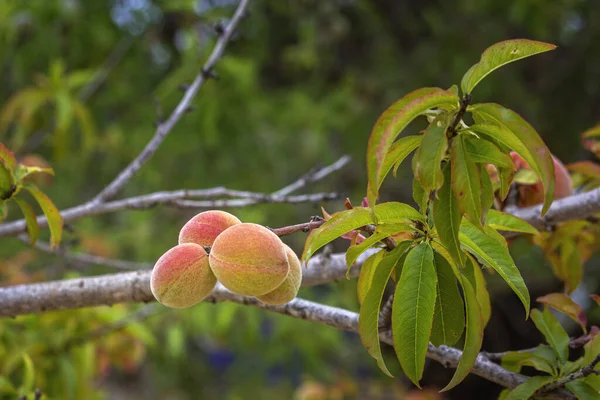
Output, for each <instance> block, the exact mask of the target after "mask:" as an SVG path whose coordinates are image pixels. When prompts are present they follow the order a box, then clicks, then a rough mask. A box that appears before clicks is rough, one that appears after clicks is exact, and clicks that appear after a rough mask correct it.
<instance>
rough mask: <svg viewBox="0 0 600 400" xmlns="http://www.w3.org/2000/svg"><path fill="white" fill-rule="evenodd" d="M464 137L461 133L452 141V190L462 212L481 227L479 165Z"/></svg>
mask: <svg viewBox="0 0 600 400" xmlns="http://www.w3.org/2000/svg"><path fill="white" fill-rule="evenodd" d="M464 138H465V137H464V135H459V136H457V137H455V138H454V140H453V141H452V149H451V153H450V154H451V159H452V164H451V165H452V190H453V191H454V196H455V197H456V200H457V202H458V209H459V210H460V212H461V213H462V214H463V215H464V216H465V217H466V218H467V219H468V220H469V221H471V222H472V223H473V224H475V225H476V226H478V227H481V226H482V224H481V217H482V214H481V177H480V176H479V168H478V165H477V164H475V163H474V162H473V161H472V160H471V158H470V157H469V155H468V153H467V152H466V150H465V144H464V140H465V139H464Z"/></svg>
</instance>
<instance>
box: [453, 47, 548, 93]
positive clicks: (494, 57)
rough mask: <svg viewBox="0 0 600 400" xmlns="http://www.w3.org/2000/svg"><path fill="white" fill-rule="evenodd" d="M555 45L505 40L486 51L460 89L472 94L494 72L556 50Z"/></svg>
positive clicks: (466, 76) (462, 81) (469, 72)
mask: <svg viewBox="0 0 600 400" xmlns="http://www.w3.org/2000/svg"><path fill="white" fill-rule="evenodd" d="M555 48H556V46H555V45H553V44H550V43H544V42H538V41H535V40H528V39H514V40H505V41H502V42H499V43H496V44H493V45H492V46H490V47H488V48H487V49H485V51H484V52H483V54H482V55H481V59H480V60H479V62H478V63H477V64H475V65H473V66H472V67H471V68H469V70H468V71H467V73H466V74H465V75H464V76H463V78H462V80H461V83H460V87H461V89H462V92H463V93H471V91H472V90H473V88H475V86H477V84H478V83H479V82H481V80H482V79H483V78H485V77H486V76H487V75H488V74H490V73H491V72H492V71H494V70H496V69H498V68H500V67H502V66H503V65H506V64H508V63H511V62H513V61H517V60H520V59H522V58H525V57H529V56H532V55H535V54H539V53H543V52H546V51H550V50H554V49H555Z"/></svg>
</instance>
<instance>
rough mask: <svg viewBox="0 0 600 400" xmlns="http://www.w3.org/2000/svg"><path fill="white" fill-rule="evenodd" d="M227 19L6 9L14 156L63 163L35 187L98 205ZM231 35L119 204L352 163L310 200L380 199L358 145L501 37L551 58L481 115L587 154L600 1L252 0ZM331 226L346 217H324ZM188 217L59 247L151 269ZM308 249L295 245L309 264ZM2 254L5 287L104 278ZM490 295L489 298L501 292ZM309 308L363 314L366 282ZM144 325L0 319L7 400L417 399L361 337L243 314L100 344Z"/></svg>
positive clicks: (288, 216)
mask: <svg viewBox="0 0 600 400" xmlns="http://www.w3.org/2000/svg"><path fill="white" fill-rule="evenodd" d="M231 3H232V2H231V1H223V0H221V1H217V0H213V1H205V0H179V1H167V0H139V1H134V0H112V1H83V0H47V1H29V2H23V1H18V0H4V1H2V2H0V111H1V113H0V115H2V117H1V122H2V124H1V129H0V141H2V142H4V143H7V144H8V145H9V146H11V150H13V151H16V153H17V156H18V157H20V158H23V157H25V156H28V155H32V154H34V155H36V156H37V157H42V158H43V159H45V160H47V161H48V162H49V163H50V164H51V165H52V167H53V168H54V169H55V171H56V177H55V178H54V180H53V183H52V185H50V186H45V187H44V188H43V190H44V191H45V192H46V193H48V195H49V196H50V197H51V198H52V199H53V200H54V202H55V203H56V205H57V206H58V207H59V208H66V207H70V206H74V205H77V204H79V203H81V202H83V201H85V200H88V199H90V198H91V197H92V196H94V195H95V194H96V193H97V192H98V191H100V190H101V189H102V188H103V187H104V186H105V185H106V184H107V183H108V182H110V180H111V179H112V178H113V177H114V176H115V175H116V174H117V173H118V172H119V171H120V170H121V169H122V168H124V167H125V166H126V165H127V163H128V162H129V161H130V160H132V159H133V158H134V157H135V156H136V155H137V154H138V153H139V151H140V150H141V149H142V148H143V147H144V146H145V144H146V143H147V142H148V140H149V139H150V138H151V136H152V134H153V132H154V123H155V121H157V119H158V118H159V117H160V116H161V115H168V112H169V111H170V110H172V108H173V107H174V106H175V105H176V104H177V102H178V101H179V100H180V98H181V95H182V92H181V91H180V90H179V86H180V85H181V84H185V83H187V82H190V81H191V80H192V79H193V78H194V77H195V75H196V74H197V73H198V72H199V69H200V66H201V65H202V63H203V62H204V60H205V58H206V57H207V56H208V54H209V53H210V51H211V50H212V44H213V43H214V41H215V39H216V37H215V34H214V32H213V30H212V28H211V26H212V25H213V24H214V23H215V22H216V21H219V20H221V19H223V18H227V17H228V16H230V15H231V12H232V11H233V10H232V7H231V6H224V7H221V6H220V5H221V4H231ZM236 36H237V39H236V40H235V41H234V42H233V43H231V44H230V46H229V47H228V49H227V54H226V56H225V57H224V58H223V59H222V60H221V62H220V63H219V64H218V66H217V73H218V75H219V80H218V81H214V80H211V81H209V82H208V83H207V84H206V85H205V86H204V87H203V89H202V91H201V92H200V94H199V96H198V98H197V99H196V100H195V101H194V105H195V107H196V108H195V110H194V111H192V112H190V113H189V114H187V115H186V116H185V117H184V118H183V119H182V121H181V122H180V123H179V124H178V125H177V126H176V127H175V129H174V130H173V132H172V134H171V135H170V136H169V137H168V138H167V140H166V141H165V143H164V145H163V146H162V147H161V148H160V150H159V151H158V152H157V153H156V155H155V156H154V157H153V158H152V159H151V160H150V162H149V163H148V164H147V165H146V166H145V167H144V168H143V169H142V171H141V172H140V173H139V174H138V175H137V176H136V177H135V178H134V179H133V180H132V181H131V182H130V184H129V185H128V186H127V188H126V189H125V190H124V191H123V193H122V195H126V196H132V195H139V194H144V193H151V192H154V191H158V190H173V189H179V188H209V187H213V186H221V185H223V186H227V187H229V188H232V189H242V190H253V191H262V192H272V191H275V190H277V189H279V188H281V187H283V186H285V185H286V184H287V183H289V182H291V181H293V180H294V179H296V178H297V177H299V176H301V175H302V174H303V173H305V172H306V171H307V170H309V169H310V168H312V167H314V166H315V165H318V164H326V163H329V162H332V161H334V160H335V159H337V158H338V157H339V156H341V155H342V154H346V153H348V154H350V155H352V156H353V162H352V164H351V165H350V166H349V167H346V168H345V169H344V170H343V171H341V172H340V173H338V174H336V175H335V176H333V177H329V178H327V180H326V181H324V182H322V183H318V184H315V185H312V186H311V187H310V188H308V190H314V191H319V190H327V191H332V190H333V191H340V192H342V193H343V194H345V195H347V196H349V197H350V198H351V199H352V200H353V201H354V202H355V203H358V202H359V201H360V199H362V196H363V195H364V192H365V185H366V174H365V168H364V161H365V156H364V154H365V151H366V140H367V138H368V136H369V132H370V130H371V128H372V126H373V123H374V122H375V120H376V118H377V116H378V115H379V114H380V113H381V112H382V111H383V110H384V109H385V108H386V107H387V106H388V105H389V104H391V102H392V101H394V100H396V99H397V98H399V97H401V96H402V95H403V94H405V93H407V92H409V91H411V90H414V89H416V88H419V87H422V86H440V87H447V86H448V85H449V84H450V83H451V82H456V81H458V80H459V79H460V77H461V76H462V74H463V73H464V71H466V70H467V69H468V67H469V66H471V65H472V64H473V63H475V62H476V61H477V60H478V58H479V55H480V54H481V52H482V51H483V50H484V49H485V48H486V47H487V46H489V45H490V44H492V43H495V42H498V41H500V40H504V39H509V38H517V37H525V38H531V39H536V40H542V41H546V42H550V43H555V44H557V45H559V48H558V50H556V51H555V52H552V54H548V55H544V56H541V57H536V58H532V59H531V60H527V61H526V62H521V63H517V64H514V65H511V66H510V67H507V68H503V69H502V70H500V71H498V72H497V73H495V74H494V75H493V76H492V77H490V78H488V79H486V81H485V83H484V84H481V85H480V87H478V91H477V93H476V97H477V99H476V100H477V101H479V102H481V101H486V100H489V99H491V100H493V101H495V102H498V103H501V104H504V105H506V106H507V107H509V108H511V109H513V110H516V111H518V112H519V113H521V114H522V115H523V116H524V117H525V118H526V119H527V120H528V121H530V122H531V123H532V124H533V126H535V127H536V128H537V129H538V131H539V132H540V134H541V135H542V137H543V138H544V140H545V141H546V143H547V144H548V145H549V147H550V149H551V150H552V151H553V152H554V153H555V154H556V155H557V156H559V157H560V158H561V159H563V160H564V161H565V162H570V161H574V160H576V159H582V158H585V157H588V153H586V152H585V151H583V150H582V148H581V147H580V145H579V138H578V134H579V133H580V132H581V131H583V130H584V129H586V128H588V127H590V126H592V125H594V124H595V123H596V122H597V120H598V119H599V117H598V115H597V114H596V113H597V110H598V106H599V105H600V91H598V89H597V88H598V87H600V73H598V65H600V5H599V4H598V2H597V0H557V1H552V2H544V1H539V0H513V1H504V2H498V1H492V0H478V1H475V0H452V1H447V0H446V1H442V0H426V1H419V2H417V1H409V0H380V1H377V2H372V1H366V0H337V1H318V0H303V1H281V0H265V1H258V0H257V1H254V2H253V3H252V6H251V12H250V15H249V17H248V18H247V19H246V20H245V21H244V22H243V24H242V25H241V27H240V29H239V32H238V34H237V35H236ZM154 99H155V100H156V101H153V100H154ZM15 103H17V105H15ZM157 104H159V105H160V107H157ZM415 129H417V127H415ZM408 174H409V171H408V169H402V168H401V170H400V171H399V172H398V178H397V179H395V180H389V181H388V182H386V184H385V185H384V187H383V195H382V197H383V199H382V200H389V199H396V200H397V201H404V202H411V189H410V187H409V183H408V182H409V180H408V179H406V178H407V177H408ZM337 209H341V204H329V205H327V210H328V211H330V212H332V211H335V210H337ZM232 212H234V213H235V214H236V215H237V216H238V217H239V218H240V219H242V220H244V221H248V222H256V223H261V224H265V225H268V226H271V227H277V226H283V225H288V224H294V223H299V222H304V221H307V220H308V219H309V218H310V216H311V215H314V214H318V213H319V212H320V210H319V208H318V207H317V206H316V205H300V206H289V205H276V206H274V205H264V206H257V207H252V208H244V209H238V210H232ZM193 214H194V212H193V211H189V210H188V211H181V210H174V209H168V208H157V209H151V210H146V211H128V212H122V213H118V214H111V215H106V216H98V217H91V218H86V219H82V220H80V221H77V222H76V223H73V224H70V225H69V226H68V227H67V228H68V232H65V239H64V243H65V244H66V245H69V246H70V247H71V248H72V249H73V250H81V251H85V252H89V253H93V254H97V255H101V256H105V257H115V258H122V259H128V260H134V261H148V262H153V261H154V260H156V259H157V258H158V257H159V256H160V255H161V254H162V253H163V252H164V251H165V250H167V249H168V248H170V247H171V246H173V245H175V244H176V238H177V233H178V230H179V229H180V227H181V226H182V225H183V224H184V223H185V221H187V219H189V218H190V217H191V216H192V215H193ZM16 215H18V212H10V213H9V216H16ZM44 235H46V236H44ZM42 236H44V237H45V238H47V237H48V232H43V233H42ZM304 238H305V237H304V236H303V235H302V234H297V235H294V236H292V237H289V238H286V239H285V240H286V242H287V243H289V244H290V245H291V246H292V247H293V248H294V249H295V250H296V251H297V252H300V250H301V248H302V245H303V242H304ZM0 243H1V245H0V274H1V275H2V279H3V281H2V284H4V285H8V284H16V283H23V282H29V281H39V280H48V279H62V278H65V277H67V276H70V275H69V274H73V271H72V270H73V269H75V270H76V271H77V272H76V273H77V274H99V273H107V272H112V270H110V269H108V268H103V267H85V268H82V267H81V266H75V265H68V264H67V263H65V262H64V261H63V260H61V259H60V258H55V257H51V256H48V255H46V254H42V253H38V252H36V251H34V250H31V249H30V248H28V247H26V246H25V245H23V244H22V243H21V242H19V241H17V240H16V239H11V238H1V239H0ZM344 246H347V243H343V244H341V245H339V246H338V247H336V249H337V250H343V249H344ZM515 259H516V261H517V263H518V264H519V267H520V268H522V271H524V275H525V277H526V278H528V279H527V282H528V284H530V285H531V286H533V289H532V291H533V292H534V293H535V292H536V288H538V287H539V286H542V287H543V289H542V290H541V293H544V290H545V292H546V293H547V292H549V291H551V290H547V287H548V286H544V285H551V284H552V282H553V280H552V277H551V271H550V268H549V267H548V265H544V264H543V262H542V255H541V254H540V252H539V251H534V252H532V251H531V247H530V246H529V245H527V244H526V243H523V242H518V243H517V246H516V250H515ZM491 278H492V279H491V282H490V289H491V290H497V291H498V293H499V292H504V290H505V288H504V287H503V286H501V285H497V284H496V283H495V278H496V277H491ZM595 282H596V281H595V280H588V284H590V285H594V284H595ZM531 286H530V289H531ZM593 289H594V287H592V290H593ZM301 295H302V296H304V297H307V298H309V299H314V300H318V301H323V302H326V303H327V304H331V305H339V306H345V307H350V308H351V309H354V310H356V309H357V307H356V300H355V297H356V296H355V282H352V281H348V282H341V283H339V284H336V285H329V286H327V287H319V288H314V289H303V290H302V291H301ZM498 296H500V294H498ZM141 307H144V306H141ZM139 308H140V306H138V305H132V306H119V307H112V308H98V309H89V310H79V311H64V312H58V313H48V314H44V315H42V316H39V315H36V316H28V317H19V318H17V319H15V320H8V321H7V320H5V321H0V396H4V397H1V398H7V399H8V398H14V394H13V393H14V392H11V390H12V389H11V388H10V387H14V390H15V391H16V392H17V393H19V394H25V393H31V391H32V390H33V389H34V388H35V387H39V388H40V389H42V390H43V392H44V393H45V394H46V395H47V397H45V398H49V399H50V398H52V399H54V398H56V399H94V398H112V397H116V396H117V395H121V396H125V397H124V398H132V399H135V398H144V399H153V398H161V399H162V398H169V399H195V398H223V399H242V398H292V397H293V395H294V393H295V394H296V397H297V398H299V399H304V398H311V397H307V396H308V395H309V394H310V393H312V394H315V393H316V394H317V397H313V398H318V399H325V398H335V399H337V398H364V396H371V397H370V398H384V397H383V395H384V394H385V393H387V394H388V395H389V394H390V393H401V392H402V391H403V390H404V389H402V383H403V381H402V379H398V380H396V381H390V380H389V379H387V378H385V377H383V376H381V375H380V374H379V373H378V372H377V370H376V366H375V365H374V363H373V362H372V360H371V359H370V357H368V355H367V353H366V351H365V350H364V349H363V348H362V347H361V346H360V342H359V341H358V339H357V338H356V337H355V336H353V335H346V334H344V333H341V332H338V331H335V330H332V329H330V328H327V327H321V326H315V325H313V324H310V323H308V322H304V321H297V320H293V319H291V318H287V317H283V316H273V315H268V314H267V313H265V312H262V311H259V310H255V309H249V308H247V307H245V308H244V307H241V306H237V305H231V304H218V305H211V304H201V305H199V306H196V307H193V308H192V309H189V310H184V311H174V310H165V309H159V311H157V312H156V313H150V315H151V317H150V315H147V318H143V319H141V320H139V321H132V322H131V323H129V324H125V325H126V328H124V329H122V330H118V331H117V332H115V333H110V334H106V335H103V336H102V337H100V338H95V337H88V336H89V335H90V334H91V333H93V332H94V330H95V329H101V328H102V327H103V326H107V324H108V326H111V324H114V323H115V321H120V320H122V319H125V320H127V318H131V316H132V315H135V312H136V310H138V309H139ZM513 317H514V316H513ZM504 323H505V325H510V323H509V324H506V321H505V322H504ZM529 325H531V324H529ZM494 329H498V328H497V326H496V327H495V328H494ZM503 329H504V331H502V330H501V329H500V332H506V329H512V328H506V327H505V328H503ZM528 329H529V328H528ZM529 332H531V331H527V330H525V331H523V330H521V331H520V336H527V335H528V333H529ZM488 336H489V337H490V338H492V339H490V340H493V338H494V335H488ZM496 336H497V338H499V337H500V336H502V335H496ZM81 337H83V338H84V340H83V341H82V340H81V339H80V338H81ZM86 337H87V339H85V338H86ZM500 339H502V340H504V341H502V340H500ZM498 340H499V342H498V343H500V346H501V345H502V343H504V344H510V345H514V344H515V343H507V342H506V340H507V339H506V338H499V339H498ZM529 340H531V339H529ZM73 341H76V345H73V346H72V347H69V348H68V349H64V348H63V347H61V346H65V344H68V343H72V342H73ZM537 343H539V340H538V341H537ZM537 343H531V344H530V345H535V344H537ZM520 344H522V343H520ZM484 347H485V345H484ZM492 347H494V346H492ZM523 347H526V346H523ZM491 350H493V348H492V349H491ZM502 350H505V348H503V349H502ZM392 372H397V371H392ZM425 375H426V376H427V371H426V373H425ZM32 376H33V377H32ZM440 379H441V381H446V380H447V379H445V378H440ZM31 380H33V383H32V382H31ZM469 382H470V381H467V382H466V383H465V384H464V385H467V387H469V386H468V385H469V384H470V383H469ZM430 384H433V385H435V384H436V382H435V380H434V381H432V382H431V383H430ZM5 388H6V389H5ZM469 388H470V390H471V391H473V390H474V389H473V388H474V387H473V386H470V387H469ZM487 389H489V387H488V388H487ZM460 390H461V389H460V387H459V388H458V389H456V390H454V391H453V392H451V395H452V396H456V398H468V397H464V395H462V396H463V397H459V396H461V395H460V394H459V393H460ZM490 390H492V391H491V392H490V393H494V390H496V389H494V388H493V389H490ZM396 391H398V392H396ZM307 393H308V394H307ZM453 393H456V394H453ZM463 393H468V392H463ZM303 396H304V397H303ZM318 396H320V397H318ZM361 396H363V397H361ZM378 396H379V397H378ZM30 398H33V396H32V395H30Z"/></svg>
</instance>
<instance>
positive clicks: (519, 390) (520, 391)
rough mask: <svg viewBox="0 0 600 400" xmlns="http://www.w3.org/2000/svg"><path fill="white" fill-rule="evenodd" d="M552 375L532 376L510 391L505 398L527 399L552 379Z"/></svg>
mask: <svg viewBox="0 0 600 400" xmlns="http://www.w3.org/2000/svg"><path fill="white" fill-rule="evenodd" d="M555 379H556V378H554V377H553V376H532V377H531V378H529V379H527V380H526V381H525V382H523V383H521V384H520V385H519V386H517V387H516V388H514V389H513V390H511V391H510V393H509V394H508V396H506V398H505V400H527V399H529V398H530V397H531V396H533V394H534V393H535V392H536V391H537V390H538V389H539V388H541V387H542V386H544V385H546V384H548V383H550V382H552V381H554V380H555Z"/></svg>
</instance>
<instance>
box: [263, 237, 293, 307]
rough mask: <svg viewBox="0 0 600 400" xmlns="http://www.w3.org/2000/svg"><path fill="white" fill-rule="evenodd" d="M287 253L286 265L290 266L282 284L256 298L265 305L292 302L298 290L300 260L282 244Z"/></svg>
mask: <svg viewBox="0 0 600 400" xmlns="http://www.w3.org/2000/svg"><path fill="white" fill-rule="evenodd" d="M284 246H285V250H286V252H287V259H288V263H289V264H290V272H289V273H288V276H287V277H286V278H285V280H284V281H283V283H282V284H281V285H279V287H277V289H275V290H273V291H272V292H269V293H267V294H264V295H262V296H258V297H257V299H258V300H260V301H262V302H263V303H265V304H285V303H289V302H290V301H292V300H294V298H295V297H296V295H297V294H298V290H299V289H300V283H301V282H302V266H301V264H300V260H299V259H298V256H297V255H296V253H294V250H292V249H290V248H289V247H288V246H287V245H286V244H284Z"/></svg>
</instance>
